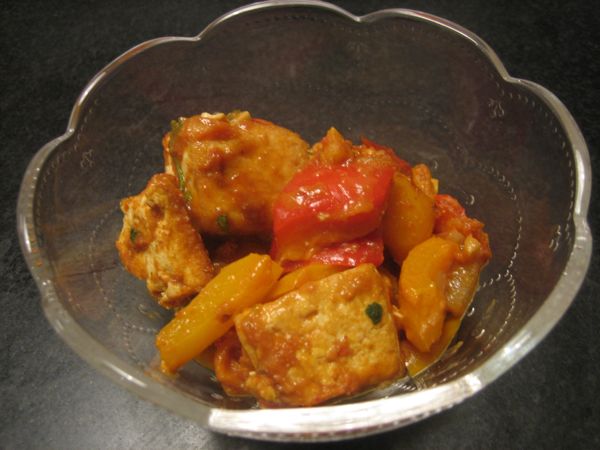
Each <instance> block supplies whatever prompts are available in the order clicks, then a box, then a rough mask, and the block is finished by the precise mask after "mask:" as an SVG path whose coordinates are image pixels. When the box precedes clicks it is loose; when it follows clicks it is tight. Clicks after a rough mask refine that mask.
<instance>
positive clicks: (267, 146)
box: [163, 112, 308, 237]
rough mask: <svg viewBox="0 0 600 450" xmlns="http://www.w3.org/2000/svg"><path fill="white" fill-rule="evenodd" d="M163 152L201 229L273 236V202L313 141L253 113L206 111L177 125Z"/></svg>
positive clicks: (224, 232) (198, 227) (168, 168)
mask: <svg viewBox="0 0 600 450" xmlns="http://www.w3.org/2000/svg"><path fill="white" fill-rule="evenodd" d="M163 155H164V159H165V171H166V172H167V173H172V174H174V175H176V176H177V177H178V178H179V185H180V189H181V190H182V192H183V193H184V197H185V198H186V201H187V202H188V205H189V207H190V213H191V217H192V221H193V223H194V225H195V226H196V228H197V229H198V230H200V231H201V232H202V233H209V234H211V235H229V236H249V235H253V236H266V237H268V236H270V234H271V228H272V213H271V210H272V206H273V202H274V200H275V198H276V197H277V195H278V194H279V192H280V191H281V190H282V188H283V186H285V185H286V184H287V183H288V181H289V180H290V179H291V178H292V176H293V175H294V174H295V173H296V172H297V171H298V170H299V169H300V168H301V167H303V166H304V164H305V162H306V161H307V160H308V144H307V143H306V142H305V141H304V140H302V138H300V136H299V135H298V134H296V133H294V132H292V131H290V130H288V129H286V128H283V127H280V126H277V125H275V124H273V123H271V122H268V121H266V120H261V119H256V118H253V117H251V116H250V114H249V113H248V112H236V113H231V114H228V115H224V114H222V113H219V114H206V113H203V114H200V115H196V116H192V117H189V118H181V119H179V120H178V121H174V122H173V123H172V130H171V132H169V133H167V134H166V135H165V137H164V139H163Z"/></svg>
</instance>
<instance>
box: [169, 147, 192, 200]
mask: <svg viewBox="0 0 600 450" xmlns="http://www.w3.org/2000/svg"><path fill="white" fill-rule="evenodd" d="M173 162H174V163H175V170H176V171H177V179H178V180H179V190H180V191H181V193H182V194H183V199H184V200H185V201H186V202H187V203H189V202H190V200H191V199H192V194H191V193H190V191H188V190H187V187H186V185H185V176H184V175H183V169H182V167H181V163H180V162H179V161H178V160H177V159H176V158H173Z"/></svg>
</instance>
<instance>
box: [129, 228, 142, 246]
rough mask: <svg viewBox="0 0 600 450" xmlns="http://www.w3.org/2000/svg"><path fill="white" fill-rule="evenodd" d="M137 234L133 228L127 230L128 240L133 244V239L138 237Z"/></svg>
mask: <svg viewBox="0 0 600 450" xmlns="http://www.w3.org/2000/svg"><path fill="white" fill-rule="evenodd" d="M138 234H140V232H139V231H138V230H136V229H135V228H131V229H130V230H129V240H130V241H131V242H132V243H134V244H135V238H136V237H138Z"/></svg>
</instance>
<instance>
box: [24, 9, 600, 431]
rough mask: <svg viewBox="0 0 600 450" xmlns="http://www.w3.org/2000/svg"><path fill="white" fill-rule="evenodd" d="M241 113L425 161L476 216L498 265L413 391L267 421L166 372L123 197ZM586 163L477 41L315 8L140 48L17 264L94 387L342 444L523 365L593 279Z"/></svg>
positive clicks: (549, 100) (402, 386) (200, 376)
mask: <svg viewBox="0 0 600 450" xmlns="http://www.w3.org/2000/svg"><path fill="white" fill-rule="evenodd" d="M234 109H247V110H249V111H251V112H252V114H253V115H255V116H257V117H262V118H265V119H269V120H272V121H274V122H276V123H278V124H281V125H283V126H286V127H288V128H290V129H292V130H295V131H297V132H298V133H300V135H301V136H303V137H304V138H305V139H306V140H307V141H309V142H315V141H317V140H318V139H320V138H321V137H322V136H323V135H324V133H325V132H326V130H327V128H329V127H330V126H335V127H337V128H338V129H339V130H340V131H341V132H342V133H343V134H344V135H346V136H347V137H348V138H351V139H353V140H354V141H357V140H358V139H359V138H360V136H361V135H365V136H367V137H369V138H371V139H373V140H375V141H377V142H379V143H381V144H385V145H389V146H391V147H393V148H395V149H397V151H398V152H399V153H400V154H401V155H402V157H403V158H405V159H407V160H409V161H410V162H413V163H418V162H424V163H426V164H428V165H429V166H430V167H431V168H432V171H433V174H434V176H435V177H436V178H439V179H440V180H441V186H442V189H443V191H444V192H446V193H449V194H452V195H454V196H456V197H457V198H458V199H459V200H460V201H461V202H462V203H463V204H464V205H466V207H467V210H468V211H469V214H470V215H472V216H474V217H477V218H479V219H481V220H482V221H483V222H485V224H486V229H487V231H488V233H489V235H490V237H491V243H492V250H493V253H494V256H493V259H492V261H491V263H490V264H489V265H488V266H487V267H486V268H485V270H484V272H483V273H482V278H481V285H480V288H479V291H478V292H477V295H476V298H475V300H474V303H473V305H472V307H471V308H470V310H469V312H468V314H467V316H466V318H465V320H464V323H463V325H462V327H461V329H460V331H459V333H458V336H457V339H458V340H460V341H461V342H462V345H461V346H455V347H454V351H452V352H450V353H449V354H447V355H445V357H444V358H443V359H442V360H441V361H439V362H438V363H437V364H435V365H434V366H433V367H431V368H430V369H429V370H427V371H426V372H424V373H422V374H421V375H419V376H417V377H416V378H414V379H412V380H410V379H403V380H399V381H398V382H396V383H394V384H393V385H391V386H389V387H387V388H386V389H383V390H375V391H372V392H369V393H367V394H364V395H361V396H357V397H353V398H350V399H345V400H343V401H339V402H337V403H335V404H328V405H324V406H320V407H313V408H287V409H276V410H275V409H258V408H256V407H255V405H254V404H253V403H252V402H250V401H248V400H236V399H232V398H229V397H227V396H226V395H225V394H224V393H223V391H222V390H221V388H220V387H219V385H218V383H217V382H216V381H215V378H214V376H213V375H212V373H211V372H209V371H208V370H206V369H204V368H203V367H201V366H200V365H195V364H188V365H187V366H186V367H185V369H184V370H182V372H181V373H180V374H179V376H178V377H175V378H167V377H164V376H163V375H162V374H161V373H160V371H159V370H158V368H157V361H156V353H157V352H156V349H155V346H154V336H155V334H156V332H157V330H159V329H160V327H161V326H162V325H163V324H164V323H165V322H166V321H167V320H168V315H167V314H166V313H165V312H164V311H163V310H161V309H160V308H159V307H158V306H157V305H156V304H155V302H154V300H152V299H151V298H150V297H149V295H148V294H147V291H146V288H145V286H144V284H143V283H142V282H140V281H138V280H136V279H134V278H133V277H132V276H130V275H129V274H127V273H126V272H125V271H124V270H123V268H122V266H121V265H120V262H119V259H118V255H117V252H116V249H115V245H114V241H115V239H116V237H117V234H118V232H119V230H120V227H121V223H122V215H121V212H120V210H119V200H120V199H121V198H123V197H125V196H129V195H132V194H136V193H138V192H139V191H141V190H142V189H143V187H144V186H145V184H146V181H147V180H148V178H149V177H150V176H151V175H152V174H153V173H155V172H159V171H161V170H162V152H161V137H162V135H163V134H164V133H165V132H166V131H167V130H168V128H169V122H170V120H171V119H173V118H176V117H179V116H188V115H192V114H195V113H199V112H202V111H230V110H234ZM590 185H591V169H590V164H589V155H588V151H587V148H586V145H585V142H584V139H583V138H582V136H581V133H580V131H579V129H578V127H577V125H576V124H575V122H574V120H573V118H572V117H571V115H570V114H569V112H568V111H567V110H566V108H565V107H564V106H563V105H562V103H561V102H560V101H559V100H558V99H557V98H556V97H555V96H554V95H552V94H551V93H550V92H549V91H547V90H546V89H544V88H543V87H541V86H539V85H537V84H535V83H532V82H530V81H526V80H520V79H515V78H512V77H510V76H509V75H508V73H507V72H506V70H505V69H504V67H503V65H502V63H501V62H500V61H499V59H498V57H497V56H496V55H495V54H494V52H493V51H492V50H491V49H490V48H489V47H488V46H487V45H486V44H485V43H484V42H483V41H482V40H481V39H479V38H478V37H477V36H475V35H474V34H473V33H471V32H469V31H467V30H465V29H463V28H461V27H460V26H457V25H455V24H453V23H450V22H448V21H446V20H443V19H440V18H437V17H433V16H431V15H428V14H424V13H420V12H416V11H410V10H402V9H394V10H385V11H378V12H374V13H372V14H368V15H366V16H362V17H356V16H353V15H351V14H349V13H347V12H345V11H343V10H341V9H339V8H337V7H335V6H333V5H330V4H326V3H321V2H314V1H299V2H266V3H260V4H253V5H249V6H246V7H243V8H240V9H237V10H234V11H232V12H230V13H229V14H226V15H225V16H223V17H221V18H219V19H217V20H215V21H214V22H213V23H212V24H211V25H210V26H208V27H207V28H206V29H205V30H204V31H202V32H201V33H200V34H199V35H198V36H195V37H191V38H188V37H167V38H160V39H155V40H152V41H148V42H145V43H143V44H141V45H139V46H137V47H135V48H133V49H131V50H129V51H128V52H126V53H125V54H123V55H122V56H120V57H119V58H117V59H116V60H115V61H113V62H112V63H110V64H109V65H108V66H107V67H106V68H105V69H104V70H102V71H101V72H100V73H98V74H97V75H96V76H95V77H94V78H93V79H92V80H91V81H90V83H89V84H88V85H87V86H86V87H85V89H84V90H83V92H82V93H81V95H80V97H79V99H78V100H77V102H76V104H75V106H74V108H73V111H72V114H71V118H70V120H69V124H68V128H67V131H66V132H65V134H64V135H62V136H60V137H58V138H56V139H54V140H53V141H51V142H49V143H48V144H46V145H45V146H44V147H43V148H42V149H41V150H40V151H39V152H38V153H37V155H36V156H35V157H34V158H33V160H32V161H31V163H30V165H29V167H28V169H27V172H26V174H25V176H24V179H23V182H22V187H21V192H20V196H19V202H18V231H19V235H20V240H21V246H22V249H23V253H24V254H25V257H26V259H27V263H28V265H29V268H30V270H31V273H32V274H33V277H34V279H35V281H36V283H37V285H38V287H39V290H40V291H41V296H42V304H43V308H44V311H45V314H46V316H47V317H48V320H49V321H50V323H51V324H52V326H53V327H54V328H55V329H56V331H57V332H58V334H59V335H60V336H61V337H62V338H63V339H64V340H65V341H66V342H67V344H69V345H70V346H71V347H72V348H73V349H74V350H75V351H76V352H77V353H79V354H80V355H81V357H82V358H84V359H85V360H86V361H88V362H89V363H90V364H92V365H93V366H94V367H96V368H97V369H98V370H99V371H100V372H102V373H104V374H105V375H108V376H109V377H110V378H112V379H113V380H115V381H116V382H118V383H119V384H121V385H122V386H124V387H126V388H127V389H130V390H131V391H133V392H135V393H137V394H139V395H140V396H141V397H143V398H145V399H148V400H151V401H153V402H156V403H158V404H160V405H162V406H164V407H166V408H169V409H171V410H173V411H175V412H177V413H179V414H181V415H183V416H187V417H189V418H192V419H194V420H196V421H197V422H199V423H200V424H202V425H203V426H206V427H208V428H209V429H212V430H215V431H218V432H223V433H227V434H232V435H239V436H246V437H251V438H257V439H265V440H296V441H302V440H304V441H311V440H312V441H318V440H335V439H344V438H349V437H353V436H360V435H366V434H372V433H377V432H381V431H384V430H389V429H393V428H397V427H400V426H403V425H407V424H409V423H412V422H415V421H417V420H420V419H423V418H424V417H427V416H429V415H431V414H434V413H437V412H439V411H441V410H443V409H445V408H449V407H451V406H452V405H454V404H456V403H458V402H460V401H462V400H464V399H465V398H467V397H469V396H471V395H473V394H474V393H476V392H477V391H479V390H480V389H482V388H484V387H485V386H486V385H488V384H489V383H490V382H492V381H493V380H494V379H496V378H497V377H498V376H500V375H501V374H502V373H504V372H505V371H506V370H508V369H509V368H510V367H511V366H512V365H514V364H515V363H516V362H517V361H518V360H519V359H520V358H521V357H523V356H524V355H525V354H526V353H527V352H528V351H530V350H531V349H532V348H533V347H534V346H535V345H536V344H537V343H538V342H539V341H540V340H541V339H542V338H543V337H544V336H545V335H546V334H547V333H548V332H549V331H550V329H551V328H552V327H553V326H554V325H555V324H556V322H557V321H558V320H559V319H560V317H561V316H562V315H563V313H564V312H565V310H566V309H567V307H568V306H569V304H570V303H571V301H572V300H573V298H574V296H575V294H576V292H577V289H578V288H579V286H580V284H581V282H582V279H583V277H584V274H585V272H586V270H587V267H588V264H589V260H590V255H591V248H592V245H591V244H592V243H591V236H590V231H589V228H588V225H587V223H586V214H587V208H588V203H589V197H590Z"/></svg>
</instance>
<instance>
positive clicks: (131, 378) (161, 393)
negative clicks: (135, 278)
mask: <svg viewBox="0 0 600 450" xmlns="http://www.w3.org/2000/svg"><path fill="white" fill-rule="evenodd" d="M294 6H303V7H307V6H308V7H313V8H320V9H326V10H329V11H332V12H334V13H336V14H339V15H340V16H343V17H345V18H347V19H348V20H351V21H354V22H357V23H369V22H375V21H377V20H379V19H382V18H387V17H390V16H398V17H404V18H407V17H408V18H411V19H413V20H418V21H422V22H425V23H428V24H430V25H431V26H435V27H441V28H445V29H447V30H449V31H450V32H452V33H456V34H457V35H460V36H461V37H462V38H464V39H465V40H467V41H469V42H470V43H471V44H472V45H473V46H474V47H475V48H477V49H479V51H481V53H482V54H483V55H484V56H485V57H486V58H487V59H488V60H489V61H490V62H491V63H492V64H493V66H494V67H495V69H496V71H497V72H498V74H499V75H500V76H501V77H502V78H503V79H504V80H505V81H506V82H508V83H512V84H518V85H521V86H522V87H524V88H526V89H528V90H529V91H530V92H531V93H532V94H534V95H535V96H536V97H538V98H539V99H540V100H541V101H543V102H544V103H545V104H546V105H547V106H548V107H549V108H550V110H551V111H552V112H553V113H554V115H555V116H556V118H557V120H558V121H559V123H560V124H561V125H562V127H563V128H564V130H565V133H566V135H567V138H568V140H569V142H570V144H571V148H572V149H573V157H574V161H575V169H576V178H577V180H576V181H577V182H576V195H575V203H574V214H573V223H574V226H575V240H574V245H573V248H572V250H571V253H570V257H569V260H568V261H567V264H566V267H565V270H564V271H563V273H562V276H561V278H560V280H559V281H558V283H557V284H556V286H555V287H554V289H553V290H552V292H551V293H550V295H549V296H548V298H547V299H546V301H545V302H544V304H543V305H542V306H541V307H540V309H539V310H538V311H537V312H536V313H535V315H534V316H533V317H532V318H531V319H530V320H529V322H528V323H527V324H526V326H524V327H523V328H522V329H521V330H520V331H519V332H517V333H516V334H515V335H514V336H513V337H512V338H511V339H510V340H509V341H508V343H507V344H506V345H505V346H504V347H503V349H502V350H501V351H499V352H497V353H496V354H494V355H492V356H491V357H490V358H489V359H488V360H487V361H486V362H484V363H483V364H482V365H481V366H480V367H479V368H477V369H476V370H474V371H472V372H471V373H469V374H468V375H465V376H463V377H461V378H459V379H457V380H454V381H451V382H447V383H445V384H442V385H440V386H437V387H434V388H430V389H426V390H421V391H416V392H413V393H406V394H403V395H401V396H396V397H389V398H383V399H378V400H372V401H366V402H361V403H353V404H344V405H333V406H320V407H313V408H287V409H277V410H268V409H266V410H243V411H240V410H227V409H219V408H213V407H209V406H207V405H204V404H202V403H199V402H198V401H197V400H195V399H194V398H192V397H190V396H186V395H185V394H183V393H180V392H174V391H172V390H171V389H169V388H168V387H167V386H165V385H163V384H161V383H160V382H158V381H156V380H154V379H152V378H151V377H150V376H148V375H147V374H145V373H144V372H143V371H142V370H140V369H139V368H137V367H134V366H133V365H131V364H128V363H126V362H124V361H123V360H121V359H120V358H118V357H117V356H115V355H114V354H112V353H111V352H110V351H109V350H108V349H107V348H106V347H104V346H103V345H101V344H100V343H99V342H97V341H96V340H94V339H93V338H92V337H91V336H90V335H88V334H87V333H86V332H85V331H84V330H83V329H82V328H81V327H80V326H79V325H78V324H77V323H76V322H75V321H74V320H73V318H72V317H70V315H69V313H68V312H67V311H66V310H65V309H64V307H63V306H62V305H61V303H60V301H59V300H58V297H57V293H56V291H55V289H54V287H53V281H52V277H51V276H50V273H49V272H48V270H47V269H46V268H45V267H44V266H42V265H39V264H36V262H35V261H36V258H38V257H39V256H40V253H41V254H42V255H43V252H44V249H43V248H38V247H37V244H36V238H35V236H36V233H35V224H34V219H33V199H34V195H35V190H36V186H37V182H38V175H39V173H40V170H41V168H42V166H43V165H44V162H45V161H46V160H47V159H48V157H49V155H50V154H51V153H52V152H53V151H54V149H55V148H56V147H57V146H58V145H59V144H60V143H61V142H63V141H65V140H67V139H69V138H70V137H71V136H72V135H73V133H74V130H75V129H76V125H77V123H78V120H79V115H80V112H81V110H82V107H83V105H84V104H85V102H86V101H87V100H88V98H89V97H90V94H91V93H92V92H93V90H94V89H95V87H96V86H98V85H99V84H100V83H101V82H102V80H103V78H105V77H106V76H107V75H108V74H110V73H111V72H112V71H114V70H115V69H116V68H117V67H118V66H119V65H121V64H123V62H125V61H126V60H128V59H130V58H134V57H135V56H136V55H137V54H139V53H141V52H143V51H144V50H146V49H148V48H150V47H153V46H156V45H161V44H165V43H168V42H171V41H199V40H201V39H202V38H203V36H205V35H206V34H207V33H209V32H210V30H212V29H213V28H215V27H218V26H219V24H221V23H223V22H224V21H227V20H228V19H230V18H232V17H234V16H238V15H242V14H245V13H248V12H252V11H257V10H260V9H269V8H281V7H294ZM591 176H592V175H591V168H590V161H589V153H588V150H587V147H586V144H585V141H584V139H583V136H582V134H581V132H580V130H579V128H578V126H577V124H576V123H575V121H574V119H573V118H572V116H571V115H570V113H569V112H568V111H567V109H566V108H565V106H564V105H563V104H562V103H561V102H560V100H558V99H557V98H556V97H555V96H554V95H553V94H552V93H551V92H550V91H548V90H547V89H545V88H543V87H542V86H540V85H538V84H536V83H533V82H531V81H527V80H522V79H517V78H513V77H511V76H510V75H509V74H508V73H507V71H506V69H505V68H504V66H503V64H502V63H501V61H500V60H499V58H498V57H497V56H496V54H495V53H494V51H493V50H492V49H491V48H490V47H489V46H488V45H487V44H486V43H485V42H484V41H483V40H481V39H480V38H479V37H478V36H476V35H475V34H473V33H471V32H470V31H468V30H466V29H464V28H462V27H460V26H458V25H456V24H454V23H452V22H449V21H447V20H444V19H441V18H439V17H435V16H432V15H430V14H426V13H423V12H418V11H413V10H407V9H387V10H381V11H377V12H373V13H370V14H367V15H365V16H355V15H352V14H350V13H348V12H347V11H345V10H343V9H341V8H339V7H337V6H334V5H331V4H328V3H324V2H319V1H291V2H279V1H267V2H262V3H255V4H251V5H248V6H244V7H241V8H238V9H235V10H233V11H231V12H229V13H227V14H225V15H223V16H221V17H220V18H218V19H216V20H215V21H213V22H212V23H211V24H210V25H209V26H208V27H206V28H205V29H204V30H203V31H202V32H201V33H200V34H198V35H197V36H195V37H191V38H190V37H164V38H158V39H153V40H150V41H147V42H144V43H142V44H140V45H138V46H136V47H134V48H132V49H131V50H129V51H127V52H126V53H124V54H123V55H121V56H119V57H118V58H116V59H115V60H114V61H113V62H111V63H110V64H108V65H107V66H106V67H105V68H104V69H103V70H101V71H100V72H99V73H98V74H97V75H96V76H95V77H94V78H93V79H92V80H91V81H90V82H89V83H88V85H87V86H86V87H85V88H84V89H83V91H82V93H81V95H80V96H79V98H78V99H77V101H76V103H75V105H74V107H73V110H72V113H71V117H70V119H69V124H68V127H67V130H66V132H65V134H63V135H62V136H60V137H58V138H56V139H54V140H52V141H50V142H49V143H47V144H46V145H45V146H43V147H42V148H41V149H40V150H39V152H38V153H37V154H36V155H35V156H34V158H33V159H32V161H31V162H30V164H29V166H28V168H27V170H26V172H25V175H24V178H23V181H22V184H21V190H20V193H19V199H18V205H17V228H18V234H19V239H20V244H21V249H22V251H23V254H24V255H25V259H26V262H27V264H28V266H29V269H30V271H31V273H32V275H33V278H34V280H35V282H36V284H37V286H38V288H39V290H40V293H41V297H42V306H43V309H44V313H45V314H46V316H47V318H48V320H49V322H50V323H51V324H52V326H53V327H54V329H55V330H56V332H57V333H58V334H59V335H60V336H61V338H62V339H63V340H64V341H65V342H66V343H67V344H68V345H69V346H71V347H72V348H73V349H74V350H75V351H76V352H77V353H78V354H79V355H80V356H81V357H82V358H83V359H84V360H86V361H87V362H88V363H90V364H91V365H92V366H94V367H95V368H96V369H98V370H99V371H100V372H102V373H103V374H105V375H106V376H108V377H109V378H111V379H112V380H114V381H115V382H117V383H118V384H120V385H122V386H124V387H125V388H127V389H129V390H130V391H133V392H135V393H136V394H138V395H140V396H141V397H142V398H145V399H147V400H151V401H153V402H155V403H157V404H159V405H161V406H164V407H166V408H168V409H171V410H172V411H175V412H177V413H179V414H181V415H183V416H186V417H188V418H191V419H193V420H195V421H196V422H198V423H199V424H200V425H202V426H206V427H208V428H210V429H212V430H214V431H218V432H222V433H226V434H230V435H238V436H245V437H250V438H254V439H264V440H281V441H326V440H339V439H346V438H350V437H355V436H364V435H368V434H373V433H378V432H382V431H385V430H390V429H394V428H398V427H401V426H404V425H408V424H410V423H413V422H416V421H418V420H421V419H423V418H425V417H428V416H430V415H432V414H435V413H437V412H440V411H442V410H444V409H447V408H449V407H451V406H453V405H455V404H457V403H459V402H461V401H462V400H464V399H465V398H467V397H469V396H471V395H473V394H474V393H476V392H478V391H479V390H480V389H482V388H483V387H485V386H486V385H488V384H489V383H491V382H492V381H493V380H495V379H496V378H498V377H499V376H500V375H501V374H503V373H504V372H506V371H507V370H508V369H509V368H510V367H512V366H513V365H514V364H516V363H517V362H518V361H519V360H520V359H521V358H522V357H523V356H524V355H526V354H527V353H528V352H529V351H530V350H531V349H532V348H533V347H535V345H536V344H537V343H538V342H539V341H540V340H541V339H543V338H544V336H545V335H546V334H547V333H548V332H549V331H550V330H551V329H552V327H553V326H554V325H555V324H556V323H557V322H558V320H559V319H560V318H561V317H562V315H563V314H564V313H565V311H566V309H567V308H568V307H569V305H570V304H571V302H572V301H573V299H574V297H575V294H576V293H577V291H578V289H579V287H580V285H581V283H582V281H583V279H584V276H585V273H586V271H587V269H588V266H589V262H590V258H591V252H592V238H591V233H590V229H589V226H588V224H587V222H586V216H587V211H588V206H589V201H590V192H591Z"/></svg>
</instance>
